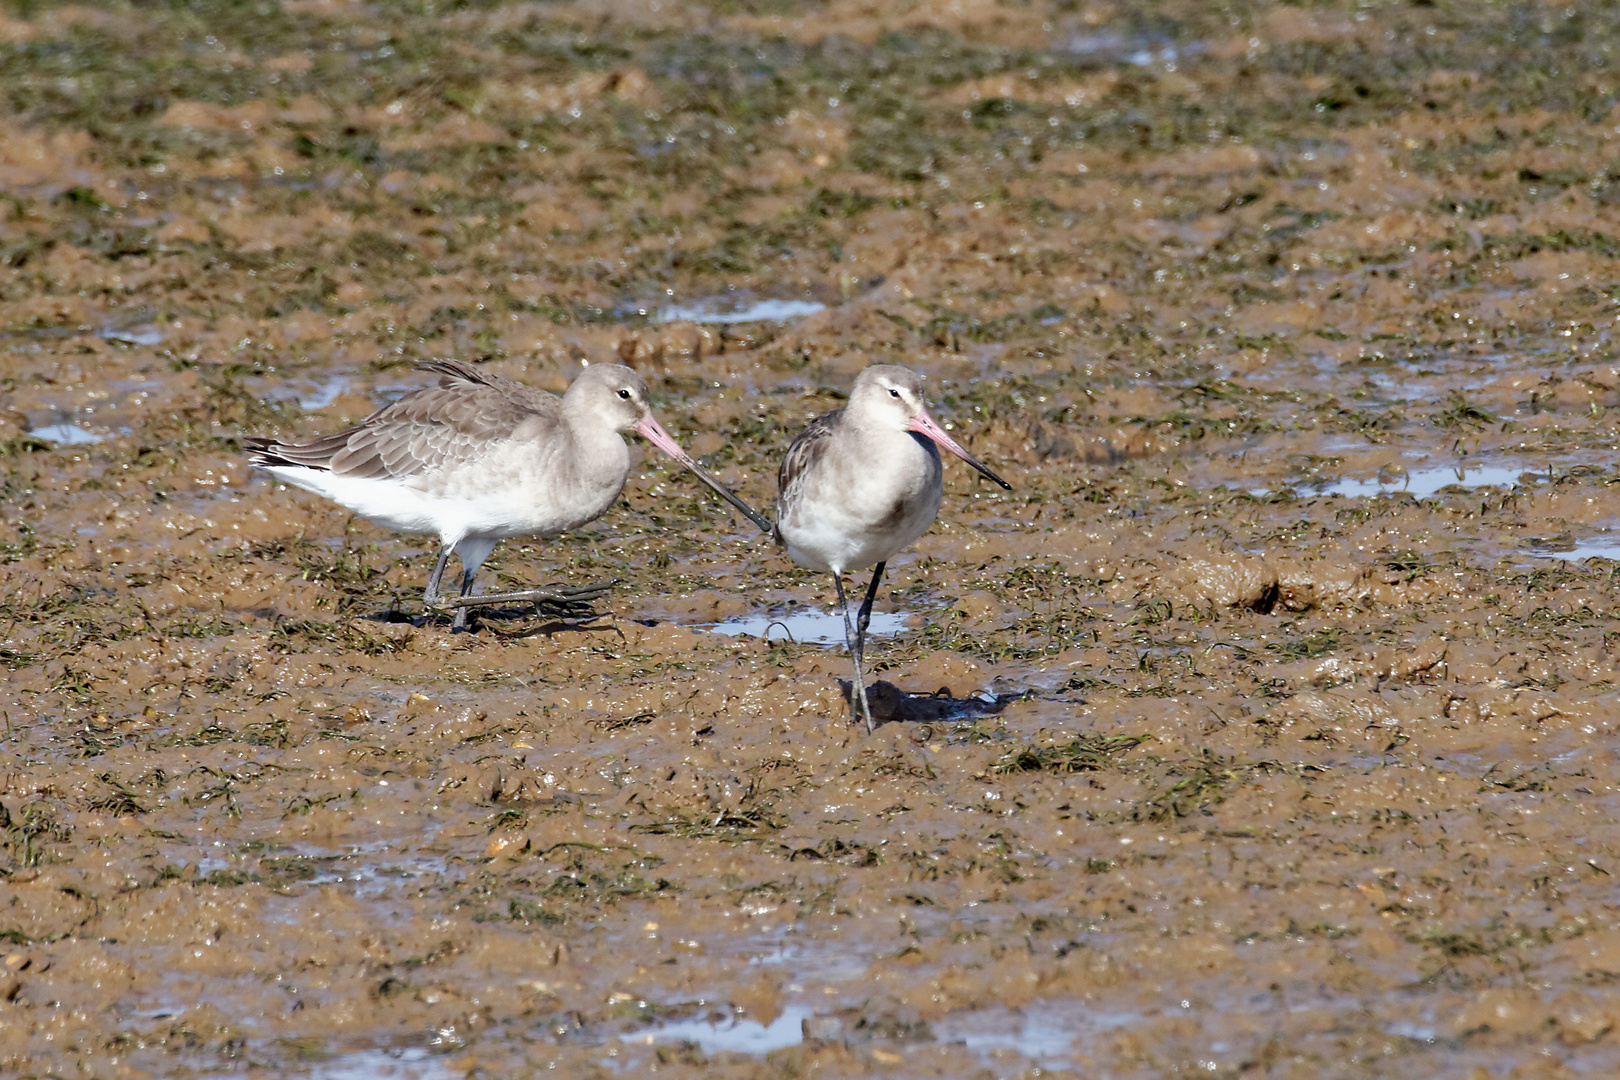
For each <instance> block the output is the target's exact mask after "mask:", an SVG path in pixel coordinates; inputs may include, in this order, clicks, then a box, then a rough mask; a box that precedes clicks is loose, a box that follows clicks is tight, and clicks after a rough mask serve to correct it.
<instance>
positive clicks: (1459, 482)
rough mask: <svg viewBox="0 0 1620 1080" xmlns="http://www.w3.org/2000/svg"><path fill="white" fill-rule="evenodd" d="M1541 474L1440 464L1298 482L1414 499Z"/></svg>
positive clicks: (1333, 491)
mask: <svg viewBox="0 0 1620 1080" xmlns="http://www.w3.org/2000/svg"><path fill="white" fill-rule="evenodd" d="M1540 475H1541V471H1540V470H1539V469H1525V468H1520V467H1516V466H1506V465H1465V464H1457V465H1442V466H1437V467H1435V468H1429V469H1414V470H1412V471H1411V472H1406V473H1393V474H1392V473H1381V474H1379V475H1378V476H1374V477H1369V478H1366V479H1349V478H1346V479H1343V480H1336V481H1333V482H1331V483H1323V484H1309V485H1301V486H1302V487H1309V488H1310V494H1311V495H1313V496H1319V495H1342V496H1345V497H1347V498H1358V497H1361V496H1367V495H1398V494H1401V493H1402V492H1405V493H1407V494H1410V495H1411V496H1412V497H1413V498H1414V499H1427V498H1429V497H1430V496H1432V495H1436V494H1438V493H1439V492H1441V491H1443V490H1445V489H1446V488H1449V487H1462V488H1482V487H1501V488H1514V487H1519V486H1522V485H1523V484H1524V483H1525V479H1524V478H1525V477H1526V476H1529V477H1531V478H1532V480H1533V479H1534V478H1536V477H1539V476H1540ZM1271 492H1272V489H1271V488H1254V489H1252V490H1251V492H1250V493H1251V494H1253V495H1260V496H1264V495H1269V494H1271Z"/></svg>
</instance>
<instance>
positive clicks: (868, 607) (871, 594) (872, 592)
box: [855, 563, 888, 657]
mask: <svg viewBox="0 0 1620 1080" xmlns="http://www.w3.org/2000/svg"><path fill="white" fill-rule="evenodd" d="M886 565H888V564H887V563H878V564H877V565H876V566H874V567H873V568H872V584H870V585H868V586H867V587H866V600H865V601H864V602H863V603H862V604H861V617H860V620H859V621H858V622H856V623H855V639H856V640H857V641H859V642H860V643H861V655H862V656H863V657H864V656H865V655H866V625H867V624H868V623H870V622H871V621H872V601H874V600H876V599H877V591H878V582H879V581H882V580H883V568H884V567H885V566H886Z"/></svg>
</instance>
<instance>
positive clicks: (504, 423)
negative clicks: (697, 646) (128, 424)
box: [246, 360, 770, 631]
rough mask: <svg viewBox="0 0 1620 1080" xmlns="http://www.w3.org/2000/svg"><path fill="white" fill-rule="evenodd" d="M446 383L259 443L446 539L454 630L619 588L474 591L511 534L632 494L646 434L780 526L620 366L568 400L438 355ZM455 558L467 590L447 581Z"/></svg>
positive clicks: (294, 477)
mask: <svg viewBox="0 0 1620 1080" xmlns="http://www.w3.org/2000/svg"><path fill="white" fill-rule="evenodd" d="M418 367H420V368H421V370H423V371H430V372H434V373H436V374H437V375H438V376H439V385H438V386H436V387H427V388H424V389H421V390H415V391H412V392H411V393H409V394H406V395H405V396H404V397H402V398H400V399H399V400H398V401H396V402H395V403H394V404H392V405H389V406H387V407H386V408H382V409H379V410H377V411H376V412H374V413H372V414H371V415H370V416H368V417H366V419H364V420H362V421H361V422H360V423H359V424H357V425H355V426H354V427H352V428H349V429H348V430H346V431H340V432H337V433H336V434H333V435H323V436H321V437H320V438H318V439H312V440H311V441H309V442H306V443H287V442H282V441H280V440H279V439H266V438H253V439H247V440H246V444H247V447H248V450H249V460H250V461H251V462H252V463H253V464H254V465H257V466H258V467H260V468H262V469H264V470H265V471H266V472H268V473H270V475H272V476H274V477H275V478H276V479H278V480H282V481H285V482H286V483H289V484H294V485H296V486H298V487H301V488H304V489H306V490H308V491H313V492H315V494H317V495H322V496H325V497H326V498H328V499H331V500H332V501H333V502H336V503H340V504H342V505H343V506H346V507H348V508H349V509H350V510H353V511H354V512H355V513H357V514H359V515H361V516H362V517H366V518H370V519H371V520H372V521H375V522H377V523H378V524H379V525H386V526H387V527H388V528H391V529H397V530H399V531H400V532H407V533H427V534H431V535H437V536H438V538H439V557H438V560H437V561H436V562H435V563H434V564H433V574H432V576H431V577H429V578H428V585H427V591H426V592H425V593H424V594H423V596H422V599H423V602H424V603H426V604H427V605H428V606H430V607H432V606H436V605H438V604H440V603H441V602H447V603H448V604H449V606H451V607H454V608H456V615H455V619H454V621H453V623H452V629H453V630H457V631H459V630H464V629H466V626H467V610H468V608H470V607H473V606H476V605H481V604H502V603H520V602H531V601H532V602H539V601H546V600H550V601H560V602H569V601H580V600H588V599H591V598H593V597H596V596H600V595H601V594H602V593H603V592H606V591H607V589H608V588H610V587H611V584H605V585H588V586H583V587H579V588H571V589H570V588H558V589H529V590H525V591H522V592H511V593H498V594H492V595H488V596H474V595H473V578H474V577H475V576H476V575H477V573H478V568H479V567H480V566H482V565H483V562H484V560H485V559H486V558H488V557H489V553H490V552H491V551H493V550H495V545H496V544H498V543H500V542H501V541H502V540H504V539H506V538H507V537H509V536H555V535H557V534H558V533H561V532H565V531H567V530H569V529H574V528H578V527H579V526H581V525H583V524H585V523H586V522H588V521H593V520H595V519H596V518H598V517H600V516H601V515H602V514H603V513H604V512H606V510H607V508H608V507H610V506H612V505H613V501H614V500H615V499H617V498H618V497H619V493H620V492H621V491H623V490H624V481H625V478H626V477H627V476H628V475H629V473H630V450H629V448H628V447H626V446H625V444H624V439H623V438H621V437H620V435H619V433H620V432H621V431H634V432H636V433H637V434H638V435H641V436H642V437H643V438H645V439H647V441H649V442H651V443H652V444H653V445H654V446H656V447H658V448H659V449H660V450H662V451H664V453H666V454H668V455H669V456H670V457H672V458H674V459H675V460H676V461H679V462H680V463H681V464H682V465H685V466H686V467H687V468H688V469H691V470H692V471H693V472H694V473H696V474H697V476H698V479H700V480H702V481H703V482H704V483H705V484H707V485H709V487H711V488H713V489H714V491H715V493H716V494H718V495H719V496H720V497H721V498H723V499H725V500H726V501H727V502H729V503H731V505H732V506H735V507H736V508H737V509H738V510H740V511H741V512H742V513H743V514H744V515H745V516H746V517H748V518H749V519H750V520H751V521H753V522H754V523H755V524H756V525H758V526H759V527H760V528H762V529H764V530H766V531H767V532H769V531H770V523H769V522H767V521H766V520H765V518H764V517H763V516H762V515H760V514H759V513H758V512H756V511H755V510H754V509H753V508H751V507H749V506H748V505H747V504H746V503H744V502H743V501H742V500H741V499H739V498H737V496H735V495H733V494H732V493H731V492H730V491H728V490H726V488H725V486H724V485H723V484H721V483H720V481H718V480H716V479H715V478H714V477H712V476H710V475H709V474H708V473H707V472H705V471H704V470H703V469H702V468H701V467H700V466H699V465H698V464H697V462H695V461H693V460H692V459H691V458H690V457H688V456H687V454H686V452H685V451H683V450H682V449H681V448H680V447H679V446H678V445H676V443H675V440H674V439H672V438H670V437H669V435H668V434H666V433H665V431H664V429H663V428H662V427H660V426H659V425H658V421H657V420H655V419H654V418H653V415H652V409H651V406H650V405H649V404H648V400H647V384H646V383H645V382H643V381H642V378H641V376H640V375H637V374H636V373H635V372H634V371H631V370H630V369H629V368H627V367H624V366H622V365H619V364H599V365H592V366H590V367H588V368H586V369H585V371H584V373H583V374H581V375H580V376H579V378H577V379H575V380H574V384H573V385H572V386H570V387H569V388H568V392H567V393H565V394H564V395H563V396H562V397H561V398H558V397H556V396H555V395H553V394H548V393H546V392H545V391H544V390H536V389H535V388H534V387H531V386H524V385H523V384H522V383H517V382H513V381H512V380H510V379H503V378H501V377H500V376H498V375H493V374H490V373H489V372H485V371H479V370H478V369H476V368H473V367H469V366H467V365H465V364H461V363H457V362H456V361H454V360H429V361H427V362H425V363H422V364H419V365H418ZM452 551H454V552H455V553H456V555H457V556H459V557H460V559H461V566H462V573H461V595H460V596H459V597H455V598H451V599H449V600H448V601H443V600H442V598H441V597H440V594H439V581H440V579H441V578H442V577H443V576H444V569H445V564H446V563H447V562H448V561H449V558H450V553H451V552H452Z"/></svg>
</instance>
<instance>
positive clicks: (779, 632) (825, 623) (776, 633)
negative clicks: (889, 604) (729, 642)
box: [703, 611, 911, 645]
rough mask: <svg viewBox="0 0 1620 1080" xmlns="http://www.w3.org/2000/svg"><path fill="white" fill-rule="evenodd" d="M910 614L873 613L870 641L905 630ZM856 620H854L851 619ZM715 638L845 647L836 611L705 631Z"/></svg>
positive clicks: (731, 622)
mask: <svg viewBox="0 0 1620 1080" xmlns="http://www.w3.org/2000/svg"><path fill="white" fill-rule="evenodd" d="M910 617H911V615H910V613H908V612H896V611H874V612H872V621H871V622H870V623H869V624H868V625H867V628H866V633H867V636H868V637H871V636H873V635H885V634H898V633H900V632H901V631H902V630H904V629H905V628H906V620H907V619H909V618H910ZM851 619H852V620H853V616H851ZM703 629H705V630H711V631H713V632H714V633H716V634H725V635H726V636H728V637H736V636H737V635H738V634H747V635H748V636H750V637H762V638H766V639H772V638H775V639H777V640H782V639H787V640H790V641H796V642H798V643H800V644H801V645H803V644H813V645H835V644H836V645H842V644H843V643H844V617H843V615H841V614H839V613H838V612H836V611H830V612H823V611H795V612H792V613H790V614H783V615H746V616H743V617H741V618H736V619H726V620H725V621H724V622H717V623H711V624H709V625H706V626H704V627H703Z"/></svg>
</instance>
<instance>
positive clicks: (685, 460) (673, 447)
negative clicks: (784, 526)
mask: <svg viewBox="0 0 1620 1080" xmlns="http://www.w3.org/2000/svg"><path fill="white" fill-rule="evenodd" d="M635 432H636V434H637V435H640V436H641V437H642V438H643V439H646V440H647V441H648V442H650V443H652V444H653V445H654V446H656V447H658V449H660V450H662V451H663V452H664V453H666V454H668V455H669V456H670V457H672V458H674V459H675V460H676V461H678V462H680V463H681V464H682V465H685V466H686V467H687V468H688V469H691V470H692V472H694V473H695V474H697V478H698V479H699V480H701V481H703V482H704V483H705V484H707V485H709V487H710V488H712V489H714V493H715V494H716V495H718V496H720V497H721V498H722V499H724V500H726V502H728V503H730V504H731V505H732V506H735V507H736V508H737V511H738V513H740V514H742V516H743V517H745V518H747V519H748V520H749V521H752V522H753V523H754V524H755V525H758V526H759V528H760V531H762V532H763V533H764V534H765V535H766V536H770V535H772V534H773V533H774V532H775V531H776V530H775V527H774V526H772V525H771V523H770V521H769V520H767V519H766V517H765V515H764V514H761V513H760V512H759V511H758V510H755V509H754V508H753V507H752V506H749V505H748V504H747V503H745V502H743V501H742V500H741V499H739V498H737V496H735V495H733V494H732V493H731V489H730V488H728V487H726V485H724V484H722V483H721V482H720V481H718V480H716V479H715V478H714V477H713V476H710V475H709V472H708V470H707V469H705V468H704V467H703V466H701V465H699V464H698V463H697V462H695V461H693V460H692V458H691V456H690V455H688V454H687V452H686V451H685V450H682V449H681V447H680V444H679V443H677V442H676V441H675V440H674V439H672V438H670V437H669V432H667V431H665V430H664V429H663V428H661V427H659V426H658V421H657V420H655V419H653V418H652V417H651V416H650V415H649V416H648V417H647V418H646V419H645V420H643V421H642V422H641V423H639V424H637V425H636V426H635Z"/></svg>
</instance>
